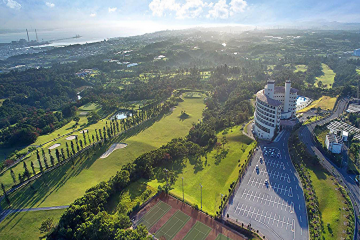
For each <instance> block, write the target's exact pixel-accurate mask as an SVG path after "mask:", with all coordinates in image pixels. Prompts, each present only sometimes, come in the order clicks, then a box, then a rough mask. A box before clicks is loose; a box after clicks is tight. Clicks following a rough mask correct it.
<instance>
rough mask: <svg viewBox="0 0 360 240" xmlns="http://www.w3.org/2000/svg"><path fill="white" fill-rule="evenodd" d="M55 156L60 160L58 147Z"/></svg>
mask: <svg viewBox="0 0 360 240" xmlns="http://www.w3.org/2000/svg"><path fill="white" fill-rule="evenodd" d="M55 156H56V159H57V161H58V163H59V162H60V152H59V149H56V150H55Z"/></svg>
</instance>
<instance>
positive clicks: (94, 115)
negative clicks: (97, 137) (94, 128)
mask: <svg viewBox="0 0 360 240" xmlns="http://www.w3.org/2000/svg"><path fill="white" fill-rule="evenodd" d="M87 120H88V124H93V123H97V122H98V121H99V120H100V116H99V114H97V112H95V111H91V112H90V114H88V116H87Z"/></svg>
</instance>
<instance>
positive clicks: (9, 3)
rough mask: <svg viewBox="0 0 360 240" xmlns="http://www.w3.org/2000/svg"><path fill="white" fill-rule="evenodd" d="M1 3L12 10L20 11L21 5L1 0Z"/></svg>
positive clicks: (11, 0)
mask: <svg viewBox="0 0 360 240" xmlns="http://www.w3.org/2000/svg"><path fill="white" fill-rule="evenodd" d="M3 2H4V3H5V4H6V6H8V7H9V8H12V9H20V8H21V4H20V3H18V2H16V1H15V0H3Z"/></svg>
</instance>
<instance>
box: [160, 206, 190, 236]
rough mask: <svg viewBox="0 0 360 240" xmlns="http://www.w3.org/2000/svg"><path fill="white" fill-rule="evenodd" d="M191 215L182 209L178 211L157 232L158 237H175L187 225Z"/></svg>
mask: <svg viewBox="0 0 360 240" xmlns="http://www.w3.org/2000/svg"><path fill="white" fill-rule="evenodd" d="M189 220H190V217H189V216H188V215H186V214H185V213H183V212H181V211H179V210H178V211H177V212H176V213H175V214H174V215H172V216H171V218H170V219H169V220H168V221H167V222H166V223H165V224H164V225H163V226H162V227H161V228H160V229H159V231H157V232H156V234H155V237H156V238H157V239H163V238H165V239H166V240H170V239H173V238H174V237H175V235H176V234H177V233H178V232H179V231H180V230H181V229H182V228H183V227H184V226H185V224H186V223H187V222H188V221H189Z"/></svg>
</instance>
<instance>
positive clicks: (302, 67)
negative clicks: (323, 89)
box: [294, 65, 307, 72]
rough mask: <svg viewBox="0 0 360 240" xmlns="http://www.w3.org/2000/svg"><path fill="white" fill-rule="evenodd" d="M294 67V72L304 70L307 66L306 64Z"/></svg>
mask: <svg viewBox="0 0 360 240" xmlns="http://www.w3.org/2000/svg"><path fill="white" fill-rule="evenodd" d="M295 67H296V69H295V71H294V72H306V70H307V66H306V65H296V66H295Z"/></svg>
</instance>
